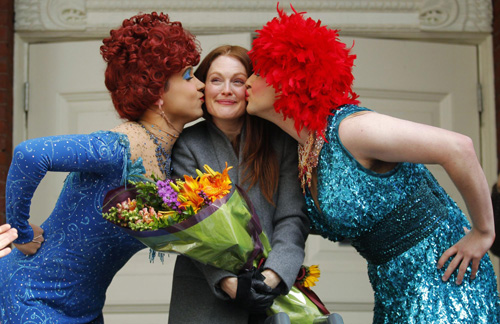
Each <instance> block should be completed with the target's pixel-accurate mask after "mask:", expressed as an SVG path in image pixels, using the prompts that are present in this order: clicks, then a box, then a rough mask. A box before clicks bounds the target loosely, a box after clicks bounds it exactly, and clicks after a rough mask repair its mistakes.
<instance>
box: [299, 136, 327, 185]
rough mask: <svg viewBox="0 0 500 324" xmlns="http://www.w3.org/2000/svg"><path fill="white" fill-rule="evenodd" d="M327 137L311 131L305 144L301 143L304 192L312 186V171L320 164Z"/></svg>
mask: <svg viewBox="0 0 500 324" xmlns="http://www.w3.org/2000/svg"><path fill="white" fill-rule="evenodd" d="M324 143H325V139H324V138H323V136H316V133H315V132H310V133H309V137H308V138H307V141H306V143H305V144H304V145H300V144H299V178H300V185H301V187H302V192H303V193H305V192H306V188H311V181H312V171H313V169H314V168H315V167H316V166H317V165H318V159H319V152H320V151H321V149H322V148H323V144H324Z"/></svg>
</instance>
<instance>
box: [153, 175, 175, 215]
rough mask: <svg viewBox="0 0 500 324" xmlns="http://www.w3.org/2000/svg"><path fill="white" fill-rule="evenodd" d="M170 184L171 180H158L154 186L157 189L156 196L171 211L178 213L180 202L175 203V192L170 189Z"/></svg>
mask: <svg viewBox="0 0 500 324" xmlns="http://www.w3.org/2000/svg"><path fill="white" fill-rule="evenodd" d="M170 182H172V180H170V179H166V180H159V181H158V182H156V186H157V187H158V195H159V196H160V197H161V198H162V199H163V202H164V203H165V204H166V205H167V206H168V207H170V208H172V210H175V211H179V205H180V202H179V201H177V192H175V190H174V189H173V188H172V187H170Z"/></svg>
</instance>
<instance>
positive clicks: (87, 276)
mask: <svg viewBox="0 0 500 324" xmlns="http://www.w3.org/2000/svg"><path fill="white" fill-rule="evenodd" d="M47 171H65V172H71V173H69V175H68V176H67V178H66V180H65V182H64V187H63V189H62V191H61V194H60V196H59V199H58V201H57V203H56V206H55V208H54V210H53V212H52V213H51V215H50V216H49V217H48V219H47V220H46V221H45V222H44V223H43V224H42V225H41V227H42V228H43V230H44V238H45V242H44V243H43V244H42V245H41V248H40V249H39V250H38V252H37V253H36V254H34V255H32V256H25V255H24V254H22V253H21V252H19V250H17V249H14V250H13V251H12V253H10V254H9V255H8V256H6V257H4V258H2V259H0V310H1V311H0V322H1V323H3V324H28V323H29V324H35V323H36V324H39V323H44V324H56V323H71V324H75V323H102V322H103V318H102V307H103V305H104V300H105V293H106V289H107V287H108V286H109V284H110V283H111V280H112V279H113V276H114V275H115V274H116V272H117V271H118V270H120V268H121V267H122V266H123V265H124V264H125V263H126V262H127V261H128V260H129V259H130V258H131V257H132V256H133V255H134V254H135V253H136V252H138V251H139V250H141V249H143V248H144V247H145V246H144V245H143V244H142V243H140V242H139V241H138V240H136V239H134V238H132V237H131V236H129V235H127V234H125V233H124V232H123V231H121V230H120V229H119V228H118V227H116V226H114V225H112V224H110V223H109V222H107V221H106V220H105V219H104V218H103V217H102V215H101V207H102V202H103V199H104V195H105V194H106V192H107V191H109V190H110V189H113V188H116V187H118V186H120V185H122V184H124V183H125V182H126V179H128V178H129V177H131V176H133V175H141V174H143V173H145V169H144V166H143V164H142V160H141V159H138V160H137V161H135V162H134V163H132V161H131V159H130V144H129V140H128V137H127V136H126V135H124V134H121V133H116V132H110V131H106V132H105V131H101V132H95V133H92V134H89V135H67V136H53V137H46V138H37V139H33V140H28V141H26V142H23V143H21V144H20V145H18V146H17V147H16V149H15V151H14V158H13V160H12V165H11V167H10V170H9V175H8V178H7V188H6V202H7V221H8V222H9V223H10V224H11V225H12V227H15V228H17V229H18V232H19V237H18V239H17V240H16V243H27V242H30V241H31V240H32V239H33V231H32V229H31V227H30V226H29V225H28V218H29V214H30V213H31V214H35V213H36V212H37V211H36V210H31V211H30V210H29V208H30V201H31V197H32V195H33V192H34V191H35V189H36V188H37V186H38V184H39V182H40V181H41V180H42V178H43V176H44V175H45V174H46V172H47Z"/></svg>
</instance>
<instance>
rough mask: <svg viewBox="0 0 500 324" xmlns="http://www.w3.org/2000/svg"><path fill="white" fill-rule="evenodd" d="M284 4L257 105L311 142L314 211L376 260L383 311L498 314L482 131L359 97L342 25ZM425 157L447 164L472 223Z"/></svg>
mask: <svg viewBox="0 0 500 324" xmlns="http://www.w3.org/2000/svg"><path fill="white" fill-rule="evenodd" d="M292 9H293V8H292ZM278 13H279V17H276V18H274V19H272V20H271V21H269V22H268V23H267V24H266V25H265V26H264V27H263V28H262V29H261V30H258V31H257V33H258V36H257V38H256V39H255V40H254V42H253V48H252V50H251V51H250V53H249V54H250V57H251V58H252V61H253V64H254V70H255V71H256V73H255V74H254V75H252V76H251V77H250V78H249V79H248V81H247V92H248V93H247V98H248V106H247V111H248V112H249V113H250V114H253V115H256V116H259V117H262V118H264V119H267V120H269V121H272V122H274V123H275V124H277V125H278V126H280V127H281V128H282V129H283V130H285V131H286V132H287V133H289V134H290V135H291V136H293V137H294V138H295V139H297V141H298V142H299V151H300V152H299V172H300V179H301V180H302V186H303V190H304V194H305V196H306V200H307V203H308V211H309V217H310V219H311V222H312V224H313V226H314V228H315V230H316V231H317V232H318V233H319V234H321V235H322V236H323V237H325V238H328V239H330V240H332V241H339V240H342V239H344V238H349V239H350V240H351V242H352V245H353V246H354V247H355V248H356V249H357V251H358V252H359V253H360V254H361V255H362V256H363V257H364V258H365V259H366V260H367V261H368V274H369V277H370V282H371V284H372V287H373V289H374V292H375V309H374V319H373V322H374V323H423V322H426V323H427V322H432V323H498V322H499V321H500V306H499V298H498V291H497V285H496V279H495V278H496V277H495V273H494V271H493V267H492V264H491V261H490V259H489V257H488V255H487V254H486V252H487V251H488V249H489V248H490V246H491V244H492V242H493V240H494V238H495V233H494V226H493V213H492V206H491V201H489V188H488V184H487V182H486V179H485V175H484V173H483V171H482V169H481V165H480V164H479V161H478V159H477V157H476V154H475V151H474V147H473V144H472V141H471V139H470V138H468V137H466V136H464V135H461V134H457V133H454V132H451V131H447V130H444V129H440V128H436V127H432V126H428V125H422V124H417V123H413V122H409V121H405V120H400V119H396V118H393V117H389V116H385V115H382V114H379V113H376V112H374V111H372V110H370V109H367V108H363V107H360V106H358V105H357V104H358V101H357V95H356V94H355V93H354V91H353V90H352V83H353V80H354V77H353V75H352V66H353V61H354V59H355V55H353V54H351V53H350V50H351V49H350V48H348V47H346V46H345V44H343V43H341V42H340V41H339V40H338V33H337V31H336V30H331V29H328V28H327V27H326V26H322V25H321V21H315V20H313V19H311V18H305V17H304V13H298V12H296V11H295V10H293V14H291V15H287V14H286V13H284V12H283V10H278ZM423 163H428V164H439V165H441V166H442V167H443V168H444V169H445V170H446V172H447V173H448V175H449V176H450V177H451V179H452V180H453V182H454V183H455V185H456V187H457V189H458V190H459V191H460V193H461V195H462V196H463V198H464V200H465V202H466V204H467V208H468V211H469V214H470V216H471V220H472V225H471V224H469V222H468V221H467V219H466V217H465V215H464V214H463V212H462V211H461V210H460V209H459V208H458V206H457V205H456V203H455V202H454V201H453V200H452V199H451V198H450V197H449V196H448V195H447V194H446V192H445V191H444V189H443V188H442V187H441V186H440V185H439V184H438V182H437V181H436V179H435V178H434V177H433V176H432V175H431V173H430V172H429V171H428V170H427V168H426V167H425V166H424V165H423ZM464 229H465V231H464Z"/></svg>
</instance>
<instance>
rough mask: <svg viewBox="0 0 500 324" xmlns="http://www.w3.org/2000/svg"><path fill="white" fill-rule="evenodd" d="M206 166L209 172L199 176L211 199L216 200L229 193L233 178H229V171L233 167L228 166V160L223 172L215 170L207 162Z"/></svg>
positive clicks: (200, 182) (202, 186) (201, 185)
mask: <svg viewBox="0 0 500 324" xmlns="http://www.w3.org/2000/svg"><path fill="white" fill-rule="evenodd" d="M204 168H205V171H207V173H206V174H203V175H202V176H200V177H199V178H200V179H199V184H200V187H201V190H203V192H204V193H205V194H206V195H207V197H208V198H209V199H210V200H211V201H215V200H217V199H220V198H222V197H224V196H225V195H227V194H228V193H229V191H230V190H231V179H230V178H229V175H228V171H229V170H231V169H232V168H233V167H228V166H227V162H226V168H225V169H224V171H222V173H220V172H215V171H214V170H212V168H210V167H209V166H208V165H206V164H205V165H204Z"/></svg>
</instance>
